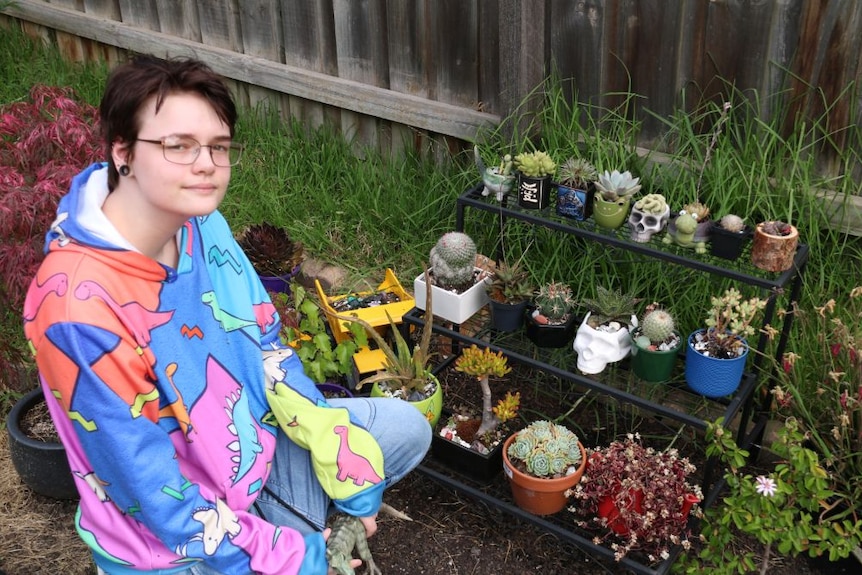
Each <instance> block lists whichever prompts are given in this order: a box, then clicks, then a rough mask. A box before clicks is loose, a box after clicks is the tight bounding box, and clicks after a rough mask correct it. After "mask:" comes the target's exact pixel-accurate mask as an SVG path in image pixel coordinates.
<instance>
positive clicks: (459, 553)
mask: <svg viewBox="0 0 862 575" xmlns="http://www.w3.org/2000/svg"><path fill="white" fill-rule="evenodd" d="M438 351H440V352H443V353H445V351H446V350H440V349H438ZM441 380H442V381H443V382H444V392H445V393H446V394H447V397H448V398H449V399H450V400H452V401H455V402H458V401H465V402H473V401H476V400H477V395H476V394H477V393H478V386H477V385H476V384H475V381H474V380H468V379H467V378H465V377H464V376H463V375H462V374H459V373H457V372H455V371H454V370H451V369H450V370H447V371H445V372H443V373H442V374H441ZM539 381H540V375H539V374H532V373H525V372H523V371H520V372H519V371H518V370H517V369H516V370H515V372H513V374H510V375H509V376H507V377H506V379H505V381H503V382H499V383H498V384H497V385H498V387H499V388H500V389H498V390H495V393H500V394H503V393H505V391H506V390H510V389H511V390H518V389H517V386H518V385H520V386H521V389H520V391H521V392H522V393H523V394H524V395H523V397H522V404H523V405H524V407H525V408H526V407H527V406H531V409H533V410H536V409H541V408H540V407H537V406H536V405H535V404H534V403H533V400H532V399H530V398H531V393H532V390H533V389H535V387H537V382H539ZM515 382H520V383H515ZM500 480H501V481H502V479H500ZM503 483H504V482H503ZM385 501H386V503H387V504H388V505H390V506H392V507H393V508H395V509H397V510H399V511H401V512H402V513H404V514H406V515H407V516H408V517H409V518H410V519H411V520H409V521H408V520H405V519H400V518H396V517H393V516H390V515H381V517H380V520H379V530H378V533H377V534H376V535H375V536H374V537H373V538H372V539H371V540H370V546H371V551H372V553H373V554H374V558H375V561H376V563H377V565H378V566H379V567H380V569H381V571H382V573H383V575H398V574H417V573H419V574H428V575H497V574H501V575H502V574H505V575H522V574H523V575H526V574H546V575H564V574H582V575H600V574H606V573H610V574H623V573H627V571H626V570H624V569H622V568H621V567H620V566H619V565H617V564H614V563H612V562H611V563H609V564H608V563H602V562H599V561H597V560H595V559H594V558H592V557H590V556H589V555H587V554H586V553H584V552H582V551H580V550H579V549H577V548H576V547H575V546H573V545H571V544H570V543H566V542H563V541H561V540H559V539H557V538H556V537H554V536H553V535H551V534H548V533H546V532H544V531H542V530H540V529H538V528H536V527H534V526H532V525H531V524H528V523H525V522H522V521H520V520H517V519H515V518H513V517H511V516H509V515H507V514H504V513H502V512H500V511H498V510H496V509H493V508H491V507H488V506H486V505H485V504H483V503H482V502H479V501H477V500H474V499H472V498H470V497H469V496H467V495H464V494H462V493H461V492H459V491H456V490H454V489H452V488H450V487H446V486H443V485H441V484H439V483H437V482H435V481H434V480H432V479H430V478H429V477H427V476H426V475H423V474H421V473H419V472H413V473H411V474H410V475H408V476H407V477H406V478H405V479H404V480H402V481H401V482H400V483H398V484H397V485H395V486H393V487H391V488H390V489H389V490H388V491H387V493H386V496H385ZM74 510H75V504H74V502H60V501H54V500H50V499H46V498H43V497H41V496H39V495H36V494H33V493H32V492H30V491H29V490H28V489H27V488H26V487H24V486H23V485H22V484H21V483H20V480H19V479H18V477H17V475H16V474H15V471H14V469H13V467H12V465H11V462H10V461H9V453H8V447H7V439H6V434H5V433H3V434H2V435H0V575H3V574H5V575H42V574H45V575H93V574H94V573H95V570H94V568H93V567H92V562H91V560H90V558H89V553H88V552H87V550H86V548H85V546H84V544H83V543H82V542H81V541H80V540H79V539H78V537H77V535H76V534H75V530H74V527H73V515H74ZM561 513H564V514H565V513H567V512H566V511H564V512H561ZM748 548H750V549H752V550H755V549H757V547H756V545H755V544H754V542H751V541H747V540H743V541H741V542H740V551H742V550H745V549H748ZM858 572H859V565H858V564H853V563H852V562H848V563H846V564H845V565H843V566H839V565H835V564H828V563H827V564H825V565H819V566H818V565H812V564H811V563H810V562H809V560H807V559H806V558H804V557H798V558H783V557H778V558H775V559H773V561H772V563H771V565H770V569H769V573H770V574H772V575H831V574H833V573H839V574H840V573H847V574H850V573H858ZM357 573H358V575H363V574H364V573H366V571H365V568H364V567H362V568H360V569H359V570H358V572H357Z"/></svg>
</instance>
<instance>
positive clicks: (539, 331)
mask: <svg viewBox="0 0 862 575" xmlns="http://www.w3.org/2000/svg"><path fill="white" fill-rule="evenodd" d="M574 306H575V300H574V299H573V298H572V288H571V287H569V286H568V285H566V284H564V283H561V282H554V281H552V282H549V283H546V284H544V285H542V286H540V287H539V290H538V291H537V292H536V294H535V295H534V296H533V309H532V311H531V312H530V313H528V314H527V317H526V322H527V327H526V331H527V337H528V338H529V339H530V341H532V342H533V343H534V344H536V345H537V346H538V347H564V346H565V345H566V344H568V342H569V341H571V339H572V334H573V333H574V329H575V320H576V316H575V312H574Z"/></svg>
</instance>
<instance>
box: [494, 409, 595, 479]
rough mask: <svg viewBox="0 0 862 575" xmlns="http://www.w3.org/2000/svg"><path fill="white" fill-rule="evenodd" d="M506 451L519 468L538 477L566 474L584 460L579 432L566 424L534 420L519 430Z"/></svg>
mask: <svg viewBox="0 0 862 575" xmlns="http://www.w3.org/2000/svg"><path fill="white" fill-rule="evenodd" d="M506 454H507V455H508V456H509V460H510V461H511V462H512V463H513V464H514V465H515V466H516V467H518V470H519V471H521V472H523V473H527V474H529V475H532V476H534V477H544V478H554V477H563V476H564V475H568V474H569V473H570V472H573V471H574V470H575V469H576V468H577V467H578V466H580V464H581V457H582V454H581V444H580V441H579V440H578V436H577V435H575V434H574V432H572V431H571V430H570V429H568V428H567V427H566V426H564V425H560V424H558V423H553V422H550V421H544V420H542V421H534V422H532V423H531V424H530V425H528V426H527V427H525V428H524V429H522V430H520V431H518V432H517V433H516V434H515V438H514V440H513V441H512V442H511V443H510V444H509V447H508V450H507V451H506Z"/></svg>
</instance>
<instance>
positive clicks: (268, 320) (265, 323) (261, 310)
mask: <svg viewBox="0 0 862 575" xmlns="http://www.w3.org/2000/svg"><path fill="white" fill-rule="evenodd" d="M254 319H255V321H256V322H257V326H258V327H259V328H260V333H266V330H267V328H268V327H269V326H271V325H272V324H274V323H275V306H274V305H272V304H271V303H269V302H261V303H257V304H254Z"/></svg>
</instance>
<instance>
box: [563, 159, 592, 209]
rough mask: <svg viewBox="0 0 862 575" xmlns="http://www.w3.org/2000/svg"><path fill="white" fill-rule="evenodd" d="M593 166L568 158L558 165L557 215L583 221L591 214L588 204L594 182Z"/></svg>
mask: <svg viewBox="0 0 862 575" xmlns="http://www.w3.org/2000/svg"><path fill="white" fill-rule="evenodd" d="M597 175H598V174H597V172H596V168H595V166H593V165H592V164H591V163H590V162H588V161H587V160H585V159H583V158H575V157H574V156H573V157H570V158H568V159H567V160H566V161H565V162H563V163H562V164H561V165H560V171H559V182H557V213H558V214H560V215H562V216H566V217H569V218H573V219H576V220H585V219H587V218H588V217H589V216H590V214H591V213H592V206H591V204H590V200H591V199H592V198H591V196H592V194H593V193H594V187H593V182H594V181H595V180H596V177H597Z"/></svg>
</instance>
